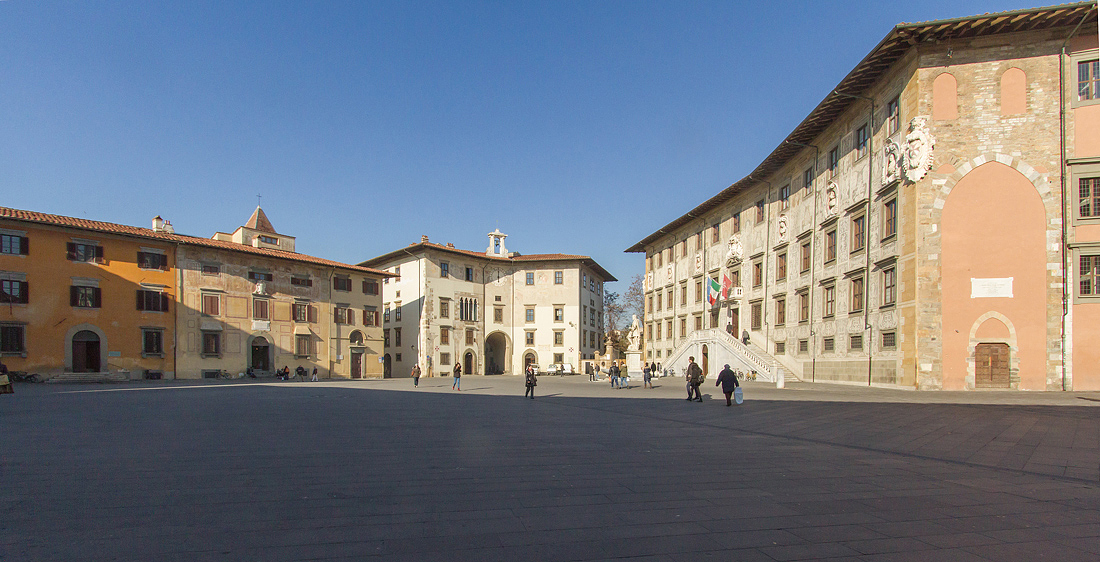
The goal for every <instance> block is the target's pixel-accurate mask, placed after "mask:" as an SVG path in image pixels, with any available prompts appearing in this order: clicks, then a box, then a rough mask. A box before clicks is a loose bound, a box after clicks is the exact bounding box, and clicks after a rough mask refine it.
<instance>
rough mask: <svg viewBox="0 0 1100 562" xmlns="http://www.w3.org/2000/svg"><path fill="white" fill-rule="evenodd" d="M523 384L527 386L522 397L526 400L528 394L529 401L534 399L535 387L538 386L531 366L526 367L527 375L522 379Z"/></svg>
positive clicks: (533, 368)
mask: <svg viewBox="0 0 1100 562" xmlns="http://www.w3.org/2000/svg"><path fill="white" fill-rule="evenodd" d="M524 384H525V385H526V386H527V390H526V391H524V393H523V397H524V398H526V397H527V395H528V394H530V395H531V400H534V399H535V386H536V385H538V379H537V378H536V377H535V367H534V366H532V365H528V366H527V374H526V376H525V377H524Z"/></svg>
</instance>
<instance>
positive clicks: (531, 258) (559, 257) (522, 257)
mask: <svg viewBox="0 0 1100 562" xmlns="http://www.w3.org/2000/svg"><path fill="white" fill-rule="evenodd" d="M421 248H431V249H434V250H441V251H444V252H451V253H454V254H462V255H466V256H470V257H474V258H480V259H485V260H489V261H498V262H517V261H522V262H540V261H563V260H567V261H572V260H576V261H584V262H587V265H589V266H590V267H592V268H593V269H595V270H596V271H598V272H599V273H600V275H602V276H604V278H605V279H606V280H608V281H618V279H616V278H615V276H614V275H611V273H610V272H608V271H607V270H606V269H604V268H603V267H602V266H601V265H600V264H598V263H596V260H594V259H592V258H591V257H590V256H581V255H575V254H518V255H513V256H512V257H503V256H493V255H489V254H486V253H485V252H475V251H472V250H462V249H459V248H455V247H453V246H444V245H443V244H436V243H435V242H418V243H416V244H410V245H409V246H406V247H404V248H402V249H400V250H395V251H393V252H389V253H386V254H383V255H381V256H378V257H376V258H371V259H369V260H366V261H364V262H360V263H361V264H366V263H370V264H375V265H377V264H379V263H381V262H384V261H388V260H390V259H392V258H393V257H394V256H397V255H400V254H403V253H404V252H405V251H406V250H407V251H410V252H413V251H416V250H418V249H421Z"/></svg>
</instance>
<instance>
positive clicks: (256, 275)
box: [248, 271, 275, 283]
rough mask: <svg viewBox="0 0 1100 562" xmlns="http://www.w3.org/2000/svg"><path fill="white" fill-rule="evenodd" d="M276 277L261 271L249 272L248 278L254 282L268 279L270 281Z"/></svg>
mask: <svg viewBox="0 0 1100 562" xmlns="http://www.w3.org/2000/svg"><path fill="white" fill-rule="evenodd" d="M274 278H275V277H274V276H273V275H272V274H270V273H263V272H261V271H249V272H248V280H249V281H252V282H253V283H258V282H260V281H267V282H268V283H270V282H271V280H272V279H274Z"/></svg>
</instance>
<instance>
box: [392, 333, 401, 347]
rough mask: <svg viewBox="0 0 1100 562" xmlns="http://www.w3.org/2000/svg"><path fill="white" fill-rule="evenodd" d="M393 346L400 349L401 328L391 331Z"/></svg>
mask: <svg viewBox="0 0 1100 562" xmlns="http://www.w3.org/2000/svg"><path fill="white" fill-rule="evenodd" d="M393 345H394V346H396V347H401V328H394V329H393Z"/></svg>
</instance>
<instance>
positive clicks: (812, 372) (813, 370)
mask: <svg viewBox="0 0 1100 562" xmlns="http://www.w3.org/2000/svg"><path fill="white" fill-rule="evenodd" d="M785 142H787V143H788V144H793V145H795V146H803V147H808V148H812V149H814V165H813V169H814V171H813V177H812V178H811V179H810V185H807V186H805V187H806V188H807V189H811V190H813V192H814V224H813V227H812V230H811V231H810V233H811V234H810V253H811V256H812V255H813V252H814V248H815V247H816V244H814V242H813V236H814V235H813V233H814V232H815V231H816V230H817V188H816V187H815V186H814V185H813V184H814V183H816V180H817V162H818V160H820V158H821V149H820V148H818V146H817V145H815V144H804V143H800V142H795V141H785ZM788 247H789V246H788ZM787 255H788V258H787V275H788V276H790V268H791V266H790V257H789V256H790V251H789V250H788V251H787ZM813 268H814V259H813V258H812V257H811V258H810V287H811V294H810V295H809V296H810V315H811V316H813V294H812V289H813V277H814V276H813ZM810 332H811V334H810V335H813V333H812V332H813V330H810ZM810 339H811V341H812V340H813V338H810ZM811 357H812V358H811V360H810V361H811V363H810V364H811V367H810V382H814V379H815V376H814V375H815V374H816V371H817V358H816V357H813V356H811Z"/></svg>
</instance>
